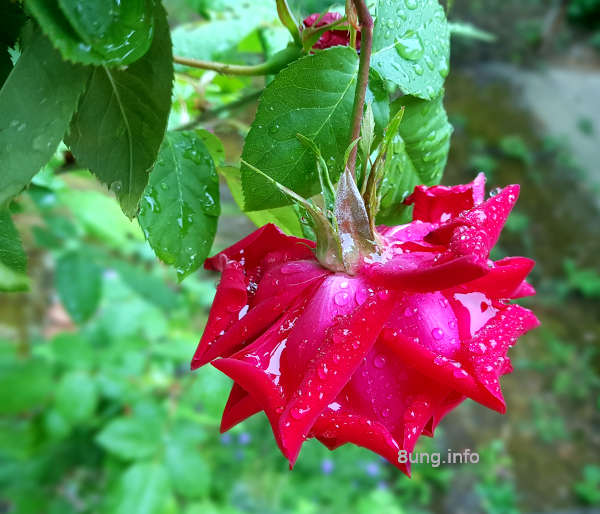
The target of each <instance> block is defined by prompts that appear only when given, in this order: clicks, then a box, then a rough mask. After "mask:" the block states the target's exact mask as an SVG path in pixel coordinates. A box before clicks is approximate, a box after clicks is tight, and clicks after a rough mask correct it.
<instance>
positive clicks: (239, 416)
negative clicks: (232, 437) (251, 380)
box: [220, 383, 262, 433]
mask: <svg viewBox="0 0 600 514" xmlns="http://www.w3.org/2000/svg"><path fill="white" fill-rule="evenodd" d="M261 410H262V407H261V406H260V405H259V404H258V403H257V402H256V400H254V398H252V396H250V395H249V394H248V393H247V392H246V390H245V389H244V388H242V387H241V386H240V385H238V384H236V383H234V384H233V387H232V388H231V393H229V398H228V400H227V404H226V405H225V409H223V417H222V418H221V428H220V431H221V433H223V432H227V431H228V430H229V429H230V428H232V427H234V426H235V425H237V424H238V423H241V422H242V421H244V420H245V419H248V418H249V417H250V416H253V415H254V414H256V413H257V412H260V411H261Z"/></svg>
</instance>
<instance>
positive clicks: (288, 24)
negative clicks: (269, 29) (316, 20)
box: [277, 0, 302, 46]
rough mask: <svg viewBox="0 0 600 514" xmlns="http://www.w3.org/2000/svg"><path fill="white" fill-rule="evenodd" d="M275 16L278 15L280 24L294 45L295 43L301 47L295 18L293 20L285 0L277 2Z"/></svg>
mask: <svg viewBox="0 0 600 514" xmlns="http://www.w3.org/2000/svg"><path fill="white" fill-rule="evenodd" d="M277 14H278V15H279V19H280V20H281V23H283V25H284V27H285V28H286V29H288V31H289V32H290V34H291V35H292V37H293V38H294V43H296V45H298V46H302V38H301V37H300V29H299V28H298V22H297V21H296V18H294V15H293V14H292V11H291V9H290V6H289V5H288V3H287V1H286V0H277Z"/></svg>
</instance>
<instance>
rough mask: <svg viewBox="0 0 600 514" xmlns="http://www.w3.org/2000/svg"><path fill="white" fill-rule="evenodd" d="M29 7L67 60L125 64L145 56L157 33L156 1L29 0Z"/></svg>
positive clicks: (112, 64) (115, 64)
mask: <svg viewBox="0 0 600 514" xmlns="http://www.w3.org/2000/svg"><path fill="white" fill-rule="evenodd" d="M27 6H28V8H29V10H30V11H31V13H32V14H33V16H34V17H35V19H36V20H37V22H38V23H39V24H40V26H41V27H42V30H43V31H44V33H45V34H46V35H47V36H48V37H49V38H50V39H51V41H52V43H53V45H54V46H55V47H56V48H57V49H58V50H60V52H61V53H62V55H63V57H64V58H65V59H66V60H69V61H74V62H79V63H82V64H92V65H96V66H98V65H107V66H123V65H128V64H131V63H132V62H134V61H136V60H137V59H139V58H140V57H142V56H143V55H144V54H145V53H146V52H147V51H148V48H150V44H151V42H152V37H153V35H154V12H153V11H154V2H152V0H141V1H136V2H110V3H108V2H97V1H96V2H93V1H89V2H81V1H79V0H30V1H28V2H27Z"/></svg>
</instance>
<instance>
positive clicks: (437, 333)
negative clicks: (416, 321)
mask: <svg viewBox="0 0 600 514" xmlns="http://www.w3.org/2000/svg"><path fill="white" fill-rule="evenodd" d="M431 337H433V338H434V339H435V340H436V341H439V340H440V339H441V338H442V337H444V332H443V331H442V329H441V328H438V327H436V328H434V329H433V330H432V331H431Z"/></svg>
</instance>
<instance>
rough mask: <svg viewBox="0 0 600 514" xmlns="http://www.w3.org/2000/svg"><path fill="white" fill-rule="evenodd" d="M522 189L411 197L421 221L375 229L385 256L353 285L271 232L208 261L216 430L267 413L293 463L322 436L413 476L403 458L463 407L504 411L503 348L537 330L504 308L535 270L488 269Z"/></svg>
mask: <svg viewBox="0 0 600 514" xmlns="http://www.w3.org/2000/svg"><path fill="white" fill-rule="evenodd" d="M518 193H519V186H516V185H512V186H508V187H506V188H504V189H503V190H502V191H501V192H499V193H498V194H497V195H496V196H494V197H492V198H489V199H488V200H485V201H484V178H483V176H482V175H480V176H479V177H477V178H476V179H475V180H474V181H473V182H472V183H471V184H467V185H460V186H455V187H445V186H434V187H424V186H419V187H417V188H416V189H415V191H414V193H413V194H412V195H411V196H410V197H409V198H408V199H407V202H408V203H414V221H413V222H412V223H410V224H407V225H401V226H397V227H384V226H382V227H378V234H379V237H380V240H381V241H380V245H381V246H383V252H381V253H378V254H376V255H373V257H372V258H366V259H365V260H364V262H363V263H362V265H361V267H360V268H359V271H358V273H357V274H356V275H348V274H345V273H340V272H337V273H334V272H332V271H329V270H327V269H325V268H323V267H322V266H321V265H320V264H319V262H318V261H317V260H316V258H315V256H314V253H313V250H312V249H313V248H314V243H313V242H311V241H308V240H304V239H299V238H296V237H290V236H287V235H284V234H283V233H282V232H281V231H279V229H278V228H277V227H275V226H274V225H266V226H264V227H262V228H260V229H259V230H257V231H255V232H254V233H252V234H250V235H249V236H248V237H246V238H244V239H242V240H241V241H239V242H238V243H236V244H235V245H233V246H232V247H230V248H228V249H227V250H225V251H223V252H221V253H219V254H218V255H216V256H215V257H212V258H211V259H208V260H207V261H206V268H207V269H212V270H217V271H220V272H221V273H222V279H221V282H220V284H219V286H218V288H217V294H216V297H215V300H214V304H213V306H212V309H211V312H210V316H209V319H208V324H207V327H206V330H205V332H204V335H203V337H202V340H201V341H200V344H199V346H198V349H197V351H196V354H195V355H194V358H193V361H192V368H194V369H195V368H198V367H199V366H202V365H203V364H206V363H208V362H212V364H213V366H215V367H216V368H217V369H219V370H221V371H222V372H223V373H225V374H226V375H228V376H229V377H231V378H232V379H233V381H234V385H233V388H232V390H231V394H230V396H229V400H228V402H227V405H226V407H225V412H224V413H223V419H222V424H221V430H222V431H226V430H228V429H229V428H231V427H232V426H234V425H235V424H237V423H239V422H241V421H243V420H244V419H246V418H248V417H249V416H251V415H253V414H255V413H257V412H259V411H261V410H263V411H264V412H265V414H266V415H267V417H268V418H269V421H270V422H271V426H272V429H273V433H274V435H275V439H276V441H277V444H278V445H279V447H280V449H281V451H282V452H283V454H284V455H285V456H286V457H287V458H288V459H289V461H290V464H291V465H293V463H294V462H295V460H296V458H297V456H298V453H299V451H300V447H301V445H302V443H303V441H304V440H305V439H306V438H307V437H316V438H317V439H319V440H320V441H321V442H322V443H323V444H325V445H326V446H327V447H328V448H330V449H334V448H337V447H338V446H340V445H342V444H345V443H349V442H350V443H354V444H357V445H359V446H364V447H366V448H369V449H371V450H372V451H374V452H376V453H378V454H380V455H382V456H383V457H385V458H386V459H388V460H389V461H390V462H392V463H393V464H394V465H396V466H398V467H399V468H400V469H401V470H402V471H404V472H405V473H407V474H409V473H410V469H409V466H410V464H409V463H407V464H401V463H399V462H398V452H399V450H406V451H407V452H409V453H410V452H411V451H412V450H413V448H414V446H415V443H416V441H417V439H418V437H419V436H420V435H421V434H425V435H429V436H431V435H433V431H434V429H435V427H436V426H437V425H438V423H439V422H440V420H441V419H442V417H443V416H444V415H445V414H446V413H447V412H449V411H450V410H452V409H453V408H454V407H456V406H457V405H458V404H459V403H460V402H462V401H463V400H464V399H465V398H466V397H469V398H472V399H473V400H475V401H478V402H480V403H482V404H483V405H485V406H487V407H489V408H491V409H494V410H497V411H498V412H504V411H505V403H504V399H503V397H502V393H501V391H500V384H499V377H500V376H501V375H504V374H505V373H509V372H510V371H512V367H511V364H510V360H509V358H508V357H507V356H506V353H507V350H508V348H509V347H511V346H512V345H513V344H514V343H515V342H516V340H517V338H518V337H519V336H520V335H521V334H523V333H525V332H526V331H528V330H530V329H532V328H534V327H535V326H537V325H538V320H537V318H536V317H535V316H534V315H533V313H532V312H530V311H529V310H527V309H525V308H523V307H520V306H518V305H514V304H510V303H509V300H510V299H514V298H519V297H522V296H527V295H532V294H534V293H535V291H534V289H533V288H532V287H531V286H530V285H529V284H527V282H525V277H526V276H527V274H528V273H529V272H530V271H531V269H532V267H533V265H534V262H533V261H531V260H529V259H526V258H523V257H508V258H505V259H502V260H499V261H496V262H493V261H491V260H490V259H489V252H490V249H491V248H492V247H493V246H494V244H495V243H496V240H497V239H498V236H499V235H500V231H501V229H502V226H503V225H504V222H505V221H506V218H507V217H508V214H509V212H510V210H511V209H512V207H513V205H514V204H515V202H516V200H517V196H518ZM219 357H221V358H219Z"/></svg>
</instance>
